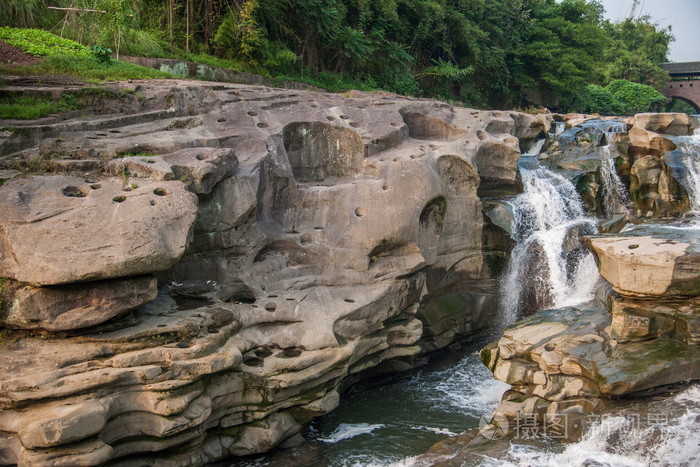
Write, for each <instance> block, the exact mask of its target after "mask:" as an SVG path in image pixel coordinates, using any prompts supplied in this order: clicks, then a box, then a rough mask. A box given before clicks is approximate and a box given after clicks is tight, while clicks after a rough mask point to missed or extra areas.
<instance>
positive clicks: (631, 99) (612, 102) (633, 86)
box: [575, 79, 666, 115]
mask: <svg viewBox="0 0 700 467" xmlns="http://www.w3.org/2000/svg"><path fill="white" fill-rule="evenodd" d="M665 103H666V97H664V95H663V94H661V93H660V92H659V91H657V90H656V89H654V88H653V87H651V86H648V85H645V84H640V83H633V82H631V81H627V80H624V79H616V80H613V81H611V82H610V84H608V85H607V86H605V87H602V86H598V85H595V84H589V85H588V86H586V87H585V88H584V89H583V92H581V94H580V95H579V97H578V99H577V102H576V104H575V106H576V108H577V109H579V110H580V111H582V112H586V113H597V114H601V115H634V114H636V113H640V112H661V111H663V108H664V105H665Z"/></svg>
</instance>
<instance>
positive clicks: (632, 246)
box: [627, 243, 639, 250]
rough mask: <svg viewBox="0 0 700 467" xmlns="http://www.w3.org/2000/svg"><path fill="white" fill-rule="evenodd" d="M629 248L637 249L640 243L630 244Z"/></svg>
mask: <svg viewBox="0 0 700 467" xmlns="http://www.w3.org/2000/svg"><path fill="white" fill-rule="evenodd" d="M627 248H629V249H630V250H636V249H637V248H639V245H637V244H636V243H635V244H633V245H630V246H628V247H627Z"/></svg>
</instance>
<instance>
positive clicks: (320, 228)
mask: <svg viewBox="0 0 700 467" xmlns="http://www.w3.org/2000/svg"><path fill="white" fill-rule="evenodd" d="M314 230H323V227H314Z"/></svg>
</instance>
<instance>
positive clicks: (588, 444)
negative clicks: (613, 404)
mask: <svg viewBox="0 0 700 467" xmlns="http://www.w3.org/2000/svg"><path fill="white" fill-rule="evenodd" d="M655 403H656V404H657V405H655V406H654V408H655V410H656V411H658V413H654V412H649V413H647V414H646V416H647V422H646V423H645V422H644V421H642V422H640V418H639V417H635V416H634V415H636V414H630V415H628V416H611V417H602V418H601V419H600V420H599V421H597V422H596V423H594V424H593V425H592V426H591V427H590V428H589V429H588V431H587V432H586V434H585V435H584V437H583V439H581V441H579V442H577V443H572V444H569V445H568V446H566V447H565V449H564V450H563V451H562V452H551V451H546V450H544V449H542V448H539V447H535V446H529V445H521V444H511V447H510V450H509V451H508V454H507V455H506V457H505V458H504V459H493V458H487V459H485V460H484V462H483V463H482V464H481V465H483V466H542V467H561V466H569V465H571V466H584V465H596V466H611V467H612V466H614V467H618V466H619V467H647V466H648V467H652V466H653V467H656V466H669V467H670V466H695V465H700V440H699V439H698V433H700V386H693V387H691V388H689V389H687V390H685V391H684V392H682V393H680V394H678V395H677V396H675V397H674V398H672V399H669V400H667V401H665V402H655ZM664 404H667V405H666V406H664ZM669 414H670V415H669ZM650 415H652V416H653V417H654V419H655V422H654V423H652V422H649V421H648V420H649V416H650ZM642 418H643V417H642Z"/></svg>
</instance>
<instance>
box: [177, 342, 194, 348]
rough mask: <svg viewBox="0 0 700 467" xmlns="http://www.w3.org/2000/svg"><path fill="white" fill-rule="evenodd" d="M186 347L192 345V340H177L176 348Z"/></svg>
mask: <svg viewBox="0 0 700 467" xmlns="http://www.w3.org/2000/svg"><path fill="white" fill-rule="evenodd" d="M188 347H192V342H178V343H177V348H178V349H186V348H188Z"/></svg>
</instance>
